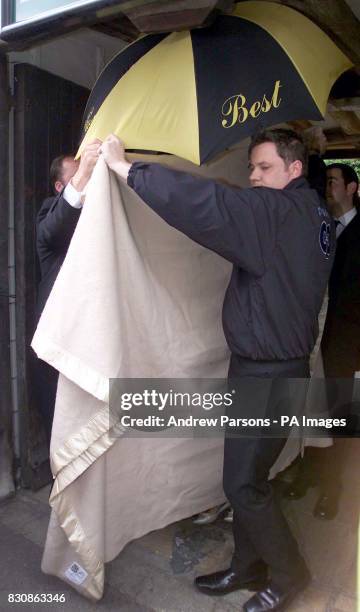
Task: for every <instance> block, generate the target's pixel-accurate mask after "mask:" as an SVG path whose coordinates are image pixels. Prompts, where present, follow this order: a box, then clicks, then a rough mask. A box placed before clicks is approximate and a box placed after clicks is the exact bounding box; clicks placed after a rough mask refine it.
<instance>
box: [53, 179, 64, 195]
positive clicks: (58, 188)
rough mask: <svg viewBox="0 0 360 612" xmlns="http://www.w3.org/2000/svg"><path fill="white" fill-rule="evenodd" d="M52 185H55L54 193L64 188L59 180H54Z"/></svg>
mask: <svg viewBox="0 0 360 612" xmlns="http://www.w3.org/2000/svg"><path fill="white" fill-rule="evenodd" d="M54 187H55V191H56V193H60V191H62V190H63V189H64V185H63V184H62V182H61V181H55V184H54Z"/></svg>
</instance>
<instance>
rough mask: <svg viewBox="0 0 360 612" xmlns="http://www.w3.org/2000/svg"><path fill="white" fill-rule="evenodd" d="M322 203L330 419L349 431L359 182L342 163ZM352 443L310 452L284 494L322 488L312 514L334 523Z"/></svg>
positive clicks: (355, 365) (355, 356)
mask: <svg viewBox="0 0 360 612" xmlns="http://www.w3.org/2000/svg"><path fill="white" fill-rule="evenodd" d="M326 178H327V186H326V199H327V203H328V208H329V211H330V213H331V215H332V216H333V218H334V220H335V225H336V242H337V247H336V254H335V261H334V266H333V268H332V271H331V276H330V280H329V302H328V310H327V315H326V320H325V327H324V333H323V337H322V340H321V345H320V346H321V353H322V359H323V365H324V374H325V378H326V379H327V381H326V395H327V404H328V410H329V413H330V414H329V416H330V417H333V418H338V417H346V418H347V419H348V426H349V428H350V427H351V426H352V423H351V422H350V420H351V419H353V420H354V417H355V420H356V415H352V416H350V415H351V401H352V396H353V385H354V378H353V377H354V374H355V372H357V371H359V370H360V216H359V214H358V210H359V203H360V200H359V195H358V188H359V179H358V176H357V174H356V172H355V170H354V169H353V168H352V167H351V166H349V165H347V164H343V163H334V164H331V165H330V166H328V167H327V169H326ZM349 442H350V440H349V439H347V438H339V437H334V440H333V445H332V446H330V447H328V448H323V449H319V448H308V449H307V450H306V453H305V458H304V460H303V461H302V462H301V464H300V469H299V473H298V476H297V478H296V480H295V482H293V483H292V484H291V485H290V486H289V487H288V489H287V490H286V491H285V495H286V497H288V498H290V499H299V498H301V497H303V496H304V495H305V493H306V491H307V489H308V488H309V487H310V486H314V485H320V496H319V499H318V501H317V503H316V506H315V508H314V516H316V517H317V518H322V519H333V518H334V517H335V516H336V515H337V512H338V506H339V499H340V493H341V489H342V483H341V481H342V473H343V470H344V465H345V462H346V457H347V449H348V448H349Z"/></svg>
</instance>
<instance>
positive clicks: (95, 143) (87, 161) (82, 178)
mask: <svg viewBox="0 0 360 612" xmlns="http://www.w3.org/2000/svg"><path fill="white" fill-rule="evenodd" d="M101 144H102V143H101V140H99V139H98V138H96V139H95V140H92V141H91V142H89V143H88V144H87V145H85V147H84V149H83V151H82V153H81V158H80V164H79V168H78V169H77V171H76V173H75V174H74V176H73V177H72V179H71V184H72V186H73V187H74V188H75V189H76V191H79V192H81V191H83V190H84V188H85V186H86V185H87V183H88V181H89V179H90V177H91V175H92V172H93V170H94V168H95V164H96V162H97V160H98V159H99V155H100V147H101Z"/></svg>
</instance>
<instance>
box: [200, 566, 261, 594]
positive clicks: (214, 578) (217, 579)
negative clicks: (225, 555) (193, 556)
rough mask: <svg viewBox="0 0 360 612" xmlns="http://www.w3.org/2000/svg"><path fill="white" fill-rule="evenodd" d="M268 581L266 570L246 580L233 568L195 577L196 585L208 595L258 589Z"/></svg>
mask: <svg viewBox="0 0 360 612" xmlns="http://www.w3.org/2000/svg"><path fill="white" fill-rule="evenodd" d="M266 583H267V574H266V572H265V571H264V572H261V573H260V574H258V575H257V576H254V577H252V578H249V579H246V580H244V578H240V577H239V574H237V573H236V572H234V571H233V570H232V569H231V568H229V569H227V570H224V571H222V572H215V573H214V574H207V575H206V576H198V577H197V578H195V586H196V587H197V588H198V589H199V591H201V592H202V593H206V595H226V593H231V592H232V591H237V590H240V589H244V590H247V591H258V590H259V589H262V588H263V587H264V586H265V585H266Z"/></svg>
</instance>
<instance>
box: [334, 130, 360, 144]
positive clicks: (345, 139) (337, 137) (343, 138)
mask: <svg viewBox="0 0 360 612" xmlns="http://www.w3.org/2000/svg"><path fill="white" fill-rule="evenodd" d="M326 138H327V141H328V145H329V147H330V148H333V147H340V146H341V147H348V146H359V145H360V135H357V136H356V135H354V134H353V135H351V136H350V135H349V134H344V133H343V132H341V131H340V130H327V131H326Z"/></svg>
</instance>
